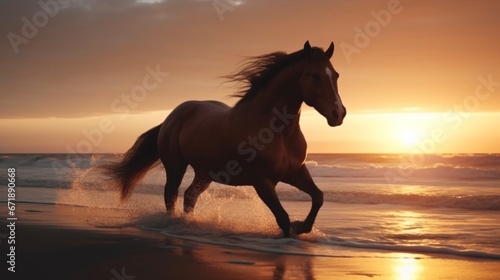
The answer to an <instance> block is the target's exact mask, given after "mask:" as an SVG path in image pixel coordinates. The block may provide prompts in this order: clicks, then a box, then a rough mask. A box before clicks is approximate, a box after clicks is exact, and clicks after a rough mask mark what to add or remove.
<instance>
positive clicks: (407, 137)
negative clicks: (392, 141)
mask: <svg viewBox="0 0 500 280" xmlns="http://www.w3.org/2000/svg"><path fill="white" fill-rule="evenodd" d="M419 137H420V133H419V132H418V131H416V130H403V131H401V132H400V133H399V140H400V141H401V143H402V144H404V145H405V146H413V145H415V144H416V143H417V141H418V139H419Z"/></svg>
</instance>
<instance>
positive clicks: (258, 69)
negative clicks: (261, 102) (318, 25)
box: [223, 47, 323, 103]
mask: <svg viewBox="0 0 500 280" xmlns="http://www.w3.org/2000/svg"><path fill="white" fill-rule="evenodd" d="M311 50H312V51H317V50H319V51H321V53H323V50H321V49H320V48H317V47H314V48H312V49H311ZM304 56H305V52H304V50H300V51H297V52H294V53H291V54H287V53H286V52H283V51H278V52H272V53H268V54H264V55H259V56H253V57H249V58H247V59H245V60H244V63H243V65H242V66H241V67H240V68H239V69H238V70H237V71H236V72H235V73H233V74H229V75H226V76H223V78H226V79H227V82H230V83H231V82H234V83H237V84H241V86H240V89H239V90H238V91H237V92H236V93H235V94H233V95H231V96H233V97H240V98H241V99H240V100H239V101H238V103H241V102H245V101H247V100H248V99H250V98H252V97H253V96H255V95H257V93H258V92H259V90H260V89H261V88H262V87H263V86H265V85H266V84H267V83H268V82H269V80H271V79H272V78H273V77H274V75H276V74H277V73H278V72H279V71H281V70H282V69H283V68H285V67H286V66H288V65H289V64H290V63H293V62H295V61H297V60H300V59H302V58H303V57H304Z"/></svg>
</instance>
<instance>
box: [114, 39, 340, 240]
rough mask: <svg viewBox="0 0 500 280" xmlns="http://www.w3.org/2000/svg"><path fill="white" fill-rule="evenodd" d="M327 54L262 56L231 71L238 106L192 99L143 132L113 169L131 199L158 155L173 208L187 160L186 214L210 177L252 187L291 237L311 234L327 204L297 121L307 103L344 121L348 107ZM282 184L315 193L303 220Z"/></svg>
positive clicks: (333, 122) (312, 50)
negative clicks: (282, 197)
mask: <svg viewBox="0 0 500 280" xmlns="http://www.w3.org/2000/svg"><path fill="white" fill-rule="evenodd" d="M333 48H334V47H333V42H332V43H331V44H330V46H329V48H328V49H327V50H326V51H323V50H322V49H320V48H317V47H311V45H310V44H309V42H306V43H305V44H304V48H303V49H302V50H300V51H297V52H294V53H291V54H286V53H284V52H274V53H270V54H265V55H262V56H257V57H253V58H251V59H249V61H248V62H247V63H246V64H245V65H244V66H243V67H242V69H240V71H238V72H236V73H234V74H232V75H229V76H227V78H229V79H230V80H231V81H236V82H243V83H244V84H245V86H244V87H243V89H242V90H241V91H240V92H239V93H238V94H236V96H239V97H241V99H240V100H239V101H238V102H237V103H236V105H235V106H234V107H229V106H227V105H226V104H224V103H221V102H218V101H187V102H185V103H182V104H181V105H179V106H178V107H176V108H175V109H174V110H173V111H172V113H170V115H169V116H168V117H167V118H166V120H165V121H164V122H163V124H161V125H158V126H156V127H154V128H152V129H151V130H149V131H147V132H145V133H144V134H142V135H141V136H140V137H139V138H138V139H137V141H136V142H135V144H134V145H133V146H132V148H130V150H128V151H127V153H125V155H124V157H123V159H122V161H121V162H120V163H116V164H114V165H111V166H108V173H109V174H110V175H111V176H112V178H114V179H115V180H117V181H118V182H119V183H120V187H121V195H122V196H121V197H122V200H126V199H127V198H128V197H129V196H130V194H131V191H132V189H133V188H134V187H135V185H136V184H137V182H138V181H139V180H140V179H141V178H142V177H143V176H144V175H145V174H146V172H148V170H149V169H150V168H151V167H152V166H154V165H155V164H156V163H157V162H158V161H159V160H161V162H162V163H163V165H164V167H165V171H166V173H167V183H166V185H165V195H164V197H165V206H166V208H167V213H173V212H174V210H175V202H176V200H177V196H178V192H179V191H178V189H179V185H180V184H181V181H182V178H183V177H184V173H185V172H186V168H187V167H188V165H191V166H192V168H193V170H194V172H195V177H194V180H193V182H192V183H191V185H190V186H189V187H188V188H187V189H186V191H185V193H184V211H185V212H186V213H190V212H192V211H193V210H194V206H195V204H196V200H197V199H198V196H199V195H200V194H201V193H202V192H203V191H205V190H206V189H207V188H208V186H209V184H210V183H211V182H212V181H215V182H219V183H223V184H227V185H234V186H236V185H251V186H253V187H254V188H255V190H256V191H257V194H258V195H259V197H260V198H261V199H262V201H264V203H265V204H266V205H267V206H268V207H269V209H270V210H271V211H272V213H273V214H274V216H275V218H276V221H277V223H278V225H279V227H280V228H281V230H282V231H283V234H284V236H285V237H288V236H290V234H301V233H307V232H310V231H311V229H312V226H313V223H314V220H315V219H316V215H317V214H318V211H319V209H320V207H321V205H322V204H323V193H322V192H321V190H319V189H318V187H317V186H316V184H315V183H314V182H313V180H312V178H311V175H310V174H309V171H308V170H307V167H306V165H305V164H304V160H305V157H306V148H307V143H306V141H305V139H304V135H303V134H302V132H301V130H300V126H299V118H300V108H301V105H302V103H303V102H305V103H306V104H307V105H309V106H311V107H314V108H315V109H316V111H318V112H319V113H320V114H321V115H323V116H324V117H325V118H326V120H327V121H328V124H329V125H330V126H339V125H341V124H342V121H343V119H344V117H345V115H346V109H345V107H344V106H343V105H342V101H341V99H340V96H339V94H338V90H337V79H338V77H339V75H338V73H337V72H336V71H335V69H334V68H333V66H332V64H331V63H330V58H331V57H332V55H333ZM279 181H281V182H285V183H288V184H290V185H292V186H295V187H296V188H298V189H299V190H301V191H303V192H305V193H307V194H309V195H310V196H311V199H312V207H311V210H310V212H309V214H308V216H307V218H306V219H305V220H304V221H296V222H293V223H290V219H289V217H288V214H287V212H286V211H285V209H283V207H282V205H281V203H280V201H279V199H278V196H277V194H276V190H275V187H276V184H277V183H278V182H279Z"/></svg>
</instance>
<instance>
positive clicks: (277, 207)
mask: <svg viewBox="0 0 500 280" xmlns="http://www.w3.org/2000/svg"><path fill="white" fill-rule="evenodd" d="M254 188H255V191H257V194H258V195H259V197H260V199H262V201H263V202H264V203H265V204H266V205H267V207H269V209H270V210H271V212H273V214H274V217H275V218H276V222H277V223H278V226H279V227H280V228H281V230H282V231H283V236H284V237H290V218H289V217H288V213H287V212H286V211H285V209H284V208H283V206H282V205H281V203H280V201H279V198H278V195H277V194H276V183H272V182H271V181H268V180H264V181H263V182H261V183H259V184H255V185H254Z"/></svg>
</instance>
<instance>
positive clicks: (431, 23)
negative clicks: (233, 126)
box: [0, 0, 500, 153]
mask: <svg viewBox="0 0 500 280" xmlns="http://www.w3.org/2000/svg"><path fill="white" fill-rule="evenodd" d="M39 2H40V3H45V5H41V4H39ZM61 3H62V4H61ZM499 14H500V1H494V0H492V1H457V0H453V1H451V0H449V1H425V0H412V1H410V0H401V1H396V0H380V1H379V0H377V1H374V0H366V1H362V0H359V1H352V0H335V1H326V0H325V1H293V0H286V1H285V0H283V1H280V0H268V1H265V0H186V1H181V0H65V1H62V0H60V1H56V0H41V1H39V0H36V1H32V0H30V1H18V0H0V18H1V22H2V23H1V25H0V34H1V35H2V36H3V37H2V38H3V39H2V41H1V45H0V95H1V102H0V135H1V137H0V153H19V152H30V153H49V152H57V153H67V152H124V151H126V150H127V149H128V148H129V147H130V146H131V145H132V143H133V142H134V140H135V139H136V137H137V136H138V135H139V134H141V133H142V132H144V131H146V130H148V129H149V128H151V127H153V126H155V125H157V124H159V123H161V122H162V121H163V120H164V119H165V117H166V116H167V114H168V113H169V111H170V110H172V109H173V108H175V106H177V105H178V104H179V103H181V102H183V101H185V100H193V99H198V100H206V99H215V100H219V101H223V102H225V103H228V104H230V105H233V104H234V103H235V102H236V101H237V99H236V98H231V97H229V95H230V94H232V93H234V90H235V89H234V88H231V87H230V86H228V85H226V84H223V82H224V80H223V79H221V78H220V76H223V75H226V74H229V73H231V72H232V71H233V70H234V69H236V68H237V67H238V65H240V64H238V63H239V62H240V61H241V59H242V57H244V56H252V55H260V54H264V53H269V52H273V51H278V50H283V51H287V52H294V51H297V50H299V49H301V48H302V46H303V44H304V42H305V41H306V40H309V41H310V42H311V44H312V45H313V46H319V47H322V48H325V49H326V48H327V47H328V45H329V43H330V42H331V41H333V42H334V43H335V53H334V55H333V58H332V60H331V61H332V64H333V66H334V67H335V69H336V70H337V71H338V72H339V73H340V78H339V80H338V86H339V94H340V96H341V97H342V100H343V103H344V105H345V106H346V108H347V112H348V113H347V116H346V118H345V120H344V124H343V125H342V126H340V127H334V128H332V127H329V126H328V125H327V122H326V120H325V119H324V118H323V117H322V116H321V115H320V114H319V113H317V112H316V111H315V110H314V109H312V108H309V107H307V106H306V105H304V106H303V109H302V112H303V113H302V119H301V126H302V129H303V131H304V133H305V135H306V139H307V141H308V143H309V152H333V153H411V152H424V153H500V51H499V46H500V36H499V35H498V30H499V28H500V16H499ZM155 72H156V74H152V73H155ZM148 76H149V77H148ZM144 80H148V82H149V84H147V86H145V85H144ZM140 86H144V87H147V88H148V89H147V91H146V93H145V94H144V95H142V96H137V95H134V96H132V92H133V90H134V89H135V88H137V87H140Z"/></svg>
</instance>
